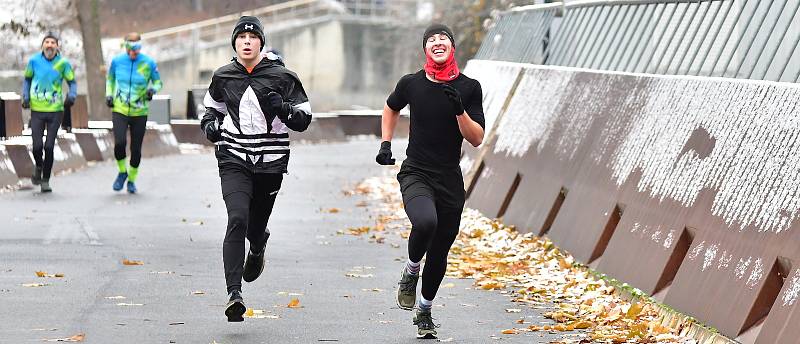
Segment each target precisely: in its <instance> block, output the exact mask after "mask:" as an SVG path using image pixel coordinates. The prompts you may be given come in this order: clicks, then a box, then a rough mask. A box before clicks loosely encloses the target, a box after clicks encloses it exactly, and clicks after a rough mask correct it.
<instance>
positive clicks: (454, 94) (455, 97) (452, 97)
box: [442, 84, 464, 116]
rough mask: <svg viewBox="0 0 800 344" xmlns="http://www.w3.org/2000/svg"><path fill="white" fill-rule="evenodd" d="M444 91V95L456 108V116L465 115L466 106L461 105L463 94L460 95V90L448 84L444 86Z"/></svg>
mask: <svg viewBox="0 0 800 344" xmlns="http://www.w3.org/2000/svg"><path fill="white" fill-rule="evenodd" d="M442 89H443V90H444V95H446V96H447V99H448V100H449V101H450V103H452V104H453V106H454V107H455V108H456V116H461V115H463V114H464V104H462V103H461V94H460V93H458V90H456V89H455V88H454V87H453V86H450V85H448V84H442Z"/></svg>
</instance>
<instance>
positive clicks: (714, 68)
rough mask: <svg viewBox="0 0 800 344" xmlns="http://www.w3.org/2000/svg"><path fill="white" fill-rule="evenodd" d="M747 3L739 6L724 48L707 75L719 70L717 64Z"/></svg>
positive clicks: (723, 45)
mask: <svg viewBox="0 0 800 344" xmlns="http://www.w3.org/2000/svg"><path fill="white" fill-rule="evenodd" d="M734 3H735V1H734ZM746 5H747V4H746V3H745V4H744V6H742V7H740V8H739V12H738V13H736V19H734V20H733V25H731V29H730V31H728V35H727V36H726V37H725V43H723V44H722V48H721V49H720V50H719V55H717V57H716V58H715V59H714V64H713V65H711V70H709V72H708V75H706V76H712V75H713V74H714V71H715V70H717V64H718V63H719V61H720V60H721V59H722V54H724V53H725V47H727V46H728V43H729V41H730V39H731V37H732V36H733V32H734V31H736V23H738V22H739V19H741V18H742V13H744V8H745V6H746ZM756 6H758V4H756ZM734 49H735V48H734ZM698 74H699V73H698ZM723 74H724V71H723Z"/></svg>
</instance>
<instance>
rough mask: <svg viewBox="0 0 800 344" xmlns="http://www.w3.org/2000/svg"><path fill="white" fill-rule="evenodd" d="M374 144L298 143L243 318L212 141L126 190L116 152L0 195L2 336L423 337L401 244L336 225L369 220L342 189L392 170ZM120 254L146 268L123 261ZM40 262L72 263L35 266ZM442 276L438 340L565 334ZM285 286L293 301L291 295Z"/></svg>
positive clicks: (168, 339) (150, 162) (143, 339)
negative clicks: (519, 325) (250, 312)
mask: <svg viewBox="0 0 800 344" xmlns="http://www.w3.org/2000/svg"><path fill="white" fill-rule="evenodd" d="M403 146H404V144H397V147H396V149H395V151H396V152H398V153H400V152H403V151H404V147H403ZM377 148H378V143H377V142H375V141H373V140H370V141H352V142H348V143H341V144H328V145H297V146H296V147H295V149H293V151H292V162H291V163H290V167H289V169H290V174H289V175H288V176H286V178H285V179H284V184H283V188H282V190H281V193H280V195H279V197H278V201H277V205H276V208H275V211H274V213H273V218H272V220H271V222H270V229H271V232H272V237H271V238H270V241H269V243H268V246H267V259H268V261H269V262H268V263H267V267H266V270H265V273H264V275H262V277H261V278H260V279H259V280H257V281H256V282H254V283H250V284H247V283H246V284H245V285H244V290H243V295H244V298H245V304H246V305H247V306H248V307H251V308H254V309H259V310H264V314H263V315H264V317H263V318H257V319H245V322H244V323H239V324H230V323H227V322H226V321H225V317H224V315H223V308H224V304H225V301H226V295H225V281H224V278H223V269H222V251H221V245H222V238H223V236H224V231H225V221H226V215H225V207H224V204H223V201H222V198H221V196H220V187H219V178H218V176H217V168H216V162H215V160H214V158H213V153H212V152H210V151H203V152H195V153H190V154H183V155H177V156H168V157H162V158H155V159H145V160H144V161H143V162H142V174H141V176H140V179H139V184H140V194H137V195H135V196H129V195H128V194H125V193H115V192H113V191H112V190H111V182H112V181H113V178H114V176H115V174H116V169H115V167H114V166H112V164H110V163H102V164H98V165H96V166H94V167H90V168H87V169H85V170H82V171H79V172H76V173H73V174H69V175H63V176H56V177H54V178H53V179H52V182H53V183H52V185H53V188H54V190H55V192H54V193H53V194H50V195H42V194H39V193H38V192H32V191H29V190H28V191H24V190H22V191H15V192H7V193H3V194H0V228H1V229H0V302H2V307H1V308H2V312H0V324H3V325H2V326H0V342H9V343H27V342H41V341H42V339H57V338H66V337H70V336H73V335H76V334H78V333H85V336H86V337H85V340H84V342H85V343H214V342H216V343H312V342H337V341H338V342H341V343H416V342H418V341H417V339H415V334H416V327H414V326H413V325H412V324H411V317H412V313H411V312H407V311H402V310H399V309H398V308H397V307H396V306H395V303H394V291H395V288H396V282H397V279H398V276H399V271H400V268H401V266H402V261H404V260H405V252H406V251H405V244H404V243H402V242H401V241H399V240H400V239H399V238H395V237H393V236H392V237H388V238H387V242H386V243H385V244H382V245H380V244H376V243H370V242H368V237H366V236H364V237H359V236H350V235H337V234H336V233H337V231H339V230H345V229H347V228H349V227H359V226H365V225H372V224H374V223H375V220H374V219H370V218H369V209H368V207H363V206H358V205H359V203H362V202H363V201H364V199H365V198H363V197H361V196H347V195H345V193H344V192H343V190H346V189H351V188H352V187H353V186H355V185H356V184H357V183H358V182H360V181H361V180H363V179H365V178H367V177H371V176H380V175H382V174H385V173H391V170H390V169H388V168H383V167H380V166H377V165H376V164H375V162H374V156H375V153H376V152H377ZM360 205H363V203H362V204H360ZM331 208H337V209H338V210H339V211H338V212H333V213H332V212H330V211H329V210H330V209H331ZM392 244H394V245H392ZM123 259H129V260H140V261H142V262H143V263H144V265H141V266H126V265H123V264H122V260H123ZM35 271H46V272H47V273H50V274H55V273H63V274H64V275H65V276H64V277H63V278H38V277H36V275H35ZM348 274H351V276H356V277H348V276H347V275H348ZM359 276H360V277H359ZM27 283H46V284H48V285H46V286H42V287H24V286H22V284H27ZM449 283H452V285H453V287H451V288H443V289H442V290H441V292H440V296H439V297H437V300H436V304H437V305H441V306H437V307H435V308H434V317H435V318H436V321H437V323H441V324H442V327H441V328H440V330H439V333H440V338H441V339H444V340H445V341H452V342H457V343H486V342H490V341H491V342H493V341H502V342H509V343H514V342H516V343H532V342H533V343H536V342H542V343H547V342H549V341H550V340H555V339H557V338H558V336H556V335H552V336H553V337H552V338H546V337H545V336H550V335H548V334H546V333H541V332H537V333H530V334H524V335H513V336H508V335H502V334H501V331H502V330H503V329H506V328H509V327H510V326H512V325H513V323H514V321H515V320H516V319H519V318H521V317H526V319H527V321H530V322H533V323H537V322H539V321H541V315H539V314H535V313H533V312H534V311H533V310H528V309H525V310H524V311H523V313H507V312H506V311H505V309H507V308H519V306H517V305H514V304H512V303H511V302H510V301H509V299H508V297H506V296H504V295H501V294H499V293H498V292H488V291H481V290H475V289H472V282H471V281H469V280H455V279H445V281H444V282H443V284H449ZM194 292H197V293H194ZM113 297H118V298H113ZM119 297H124V299H123V298H119ZM292 298H297V299H298V300H299V301H300V306H301V308H287V307H286V306H287V305H288V304H289V302H290V301H291V299H292ZM451 338H452V339H451Z"/></svg>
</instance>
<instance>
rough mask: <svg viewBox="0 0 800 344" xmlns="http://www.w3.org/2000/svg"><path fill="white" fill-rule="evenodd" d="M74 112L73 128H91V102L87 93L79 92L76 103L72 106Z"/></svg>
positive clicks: (71, 111) (71, 110)
mask: <svg viewBox="0 0 800 344" xmlns="http://www.w3.org/2000/svg"><path fill="white" fill-rule="evenodd" d="M70 113H71V114H72V128H73V129H86V128H89V102H88V100H87V97H86V95H85V94H79V95H78V97H77V98H76V99H75V104H74V105H72V108H70Z"/></svg>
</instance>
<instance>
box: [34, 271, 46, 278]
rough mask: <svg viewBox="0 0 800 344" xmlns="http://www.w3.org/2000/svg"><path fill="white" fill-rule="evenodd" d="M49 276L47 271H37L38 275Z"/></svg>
mask: <svg viewBox="0 0 800 344" xmlns="http://www.w3.org/2000/svg"><path fill="white" fill-rule="evenodd" d="M44 276H47V273H46V272H44V271H36V277H44Z"/></svg>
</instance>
